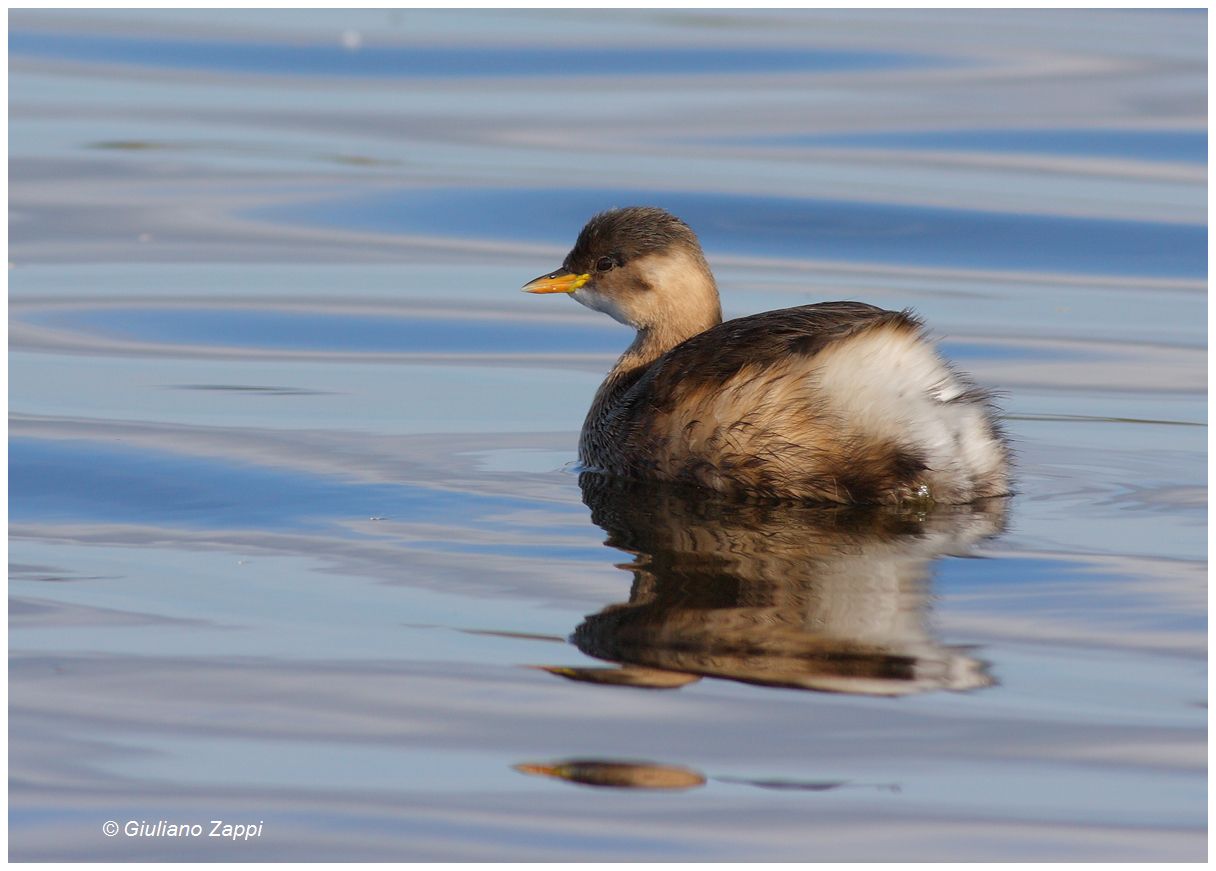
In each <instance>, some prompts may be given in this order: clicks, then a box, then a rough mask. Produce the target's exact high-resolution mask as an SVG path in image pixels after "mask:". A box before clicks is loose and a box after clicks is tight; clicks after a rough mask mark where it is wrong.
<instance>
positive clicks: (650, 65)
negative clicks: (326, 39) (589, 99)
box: [8, 30, 946, 79]
mask: <svg viewBox="0 0 1216 871" xmlns="http://www.w3.org/2000/svg"><path fill="white" fill-rule="evenodd" d="M8 45H9V52H10V54H11V55H12V56H14V57H43V58H57V59H61V60H75V61H85V62H90V63H118V64H134V65H137V66H144V67H158V68H163V69H189V70H210V71H213V72H226V73H263V74H270V75H280V76H343V77H359V78H405V77H408V78H432V79H434V78H468V77H473V76H486V77H503V76H560V77H570V76H604V75H611V76H622V75H624V76H641V75H656V74H667V75H690V74H691V75H719V74H728V73H791V72H838V71H848V70H867V69H875V70H879V69H901V68H914V67H924V66H930V65H944V64H945V63H946V62H945V61H944V60H939V59H935V58H931V57H929V56H923V55H917V54H908V53H899V52H882V51H845V50H840V49H808V48H770V47H764V48H739V47H728V46H721V45H707V46H704V47H695V48H683V47H656V48H635V47H627V46H620V47H618V46H601V45H597V44H596V41H595V39H594V35H593V34H592V35H589V38H588V40H587V43H586V44H584V45H577V46H573V45H551V44H545V43H538V44H537V45H535V46H529V47H512V46H500V45H495V44H493V43H492V42H487V43H485V44H483V45H444V46H438V45H375V44H371V45H361V46H359V48H358V49H357V50H352V49H347V48H344V47H343V46H342V45H341V44H339V43H338V42H337V41H336V40H335V41H334V42H333V43H332V44H315V43H314V44H307V43H306V44H298V43H290V42H258V41H252V40H239V41H220V40H210V39H181V38H175V39H167V38H165V39H154V38H147V37H130V36H112V35H108V34H107V35H101V34H83V33H65V32H58V33H43V32H40V31H34V30H15V31H12V32H10V34H9V43H8Z"/></svg>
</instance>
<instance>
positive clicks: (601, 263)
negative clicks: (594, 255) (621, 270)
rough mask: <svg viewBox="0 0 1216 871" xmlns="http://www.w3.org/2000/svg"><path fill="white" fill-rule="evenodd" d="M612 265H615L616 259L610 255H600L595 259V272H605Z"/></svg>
mask: <svg viewBox="0 0 1216 871" xmlns="http://www.w3.org/2000/svg"><path fill="white" fill-rule="evenodd" d="M614 266H616V261H615V260H613V259H612V258H611V257H601V258H600V259H599V260H597V261H595V270H596V272H607V271H608V270H609V269H611V268H612V267H614Z"/></svg>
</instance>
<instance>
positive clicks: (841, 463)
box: [524, 207, 1008, 504]
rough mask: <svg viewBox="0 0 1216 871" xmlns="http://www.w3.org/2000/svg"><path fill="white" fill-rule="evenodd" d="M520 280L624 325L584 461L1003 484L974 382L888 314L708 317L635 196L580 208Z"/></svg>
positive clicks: (676, 227)
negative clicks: (580, 224) (559, 241)
mask: <svg viewBox="0 0 1216 871" xmlns="http://www.w3.org/2000/svg"><path fill="white" fill-rule="evenodd" d="M524 289H525V290H528V291H531V292H533V293H555V292H565V293H569V294H571V295H572V296H574V298H575V299H576V300H578V301H579V302H580V303H582V304H583V305H586V306H588V307H589V308H592V309H595V310H597V311H602V312H605V313H607V314H609V315H611V316H612V317H613V318H615V319H616V320H618V321H620V322H622V323H625V324H628V325H629V326H632V327H634V328H635V329H636V330H637V336H636V337H635V339H634V342H633V344H632V345H630V346H629V348H628V349H627V350H626V351H625V353H624V354H623V355H622V356H621V358H620V359H619V360H618V361H617V364H616V366H615V367H614V368H613V370H612V371H611V372H610V373H609V374H608V377H607V378H606V379H605V380H604V383H603V384H602V385H601V387H600V389H599V391H598V392H597V394H596V396H595V399H594V401H593V402H592V405H591V409H590V411H589V412H588V414H587V419H586V422H585V423H584V424H583V432H582V436H581V438H580V441H579V457H580V460H581V461H582V462H583V463H584V464H585V465H586V466H588V467H589V468H593V469H599V470H603V471H606V472H609V473H612V474H615V475H620V476H624V477H628V478H649V479H658V480H663V481H674V482H682V483H688V484H694V485H698V486H701V487H706V488H709V489H711V490H716V491H720V492H724V493H730V494H736V495H741V496H756V497H762V498H778V499H801V500H813V501H826V502H836V503H886V504H895V503H900V502H904V501H908V500H935V501H939V502H948V503H961V502H969V501H972V500H974V499H980V498H984V497H989V496H999V495H1004V494H1006V493H1007V492H1008V471H1007V467H1008V451H1007V449H1006V447H1005V444H1004V441H1003V440H1002V437H1001V435H1000V432H999V429H998V427H997V425H996V422H995V420H994V417H993V409H992V407H991V405H990V404H989V402H988V397H987V394H986V393H984V392H983V391H981V390H978V389H977V388H975V387H974V386H972V385H971V384H970V383H969V382H967V381H966V379H964V378H963V377H961V376H960V375H958V374H957V373H955V372H954V371H953V370H952V369H951V368H950V366H949V365H948V364H947V363H945V362H944V361H943V360H942V359H941V358H940V357H939V356H938V354H937V352H936V350H935V349H934V348H933V346H932V345H931V344H930V343H929V342H928V340H927V339H926V338H925V336H924V332H923V329H922V327H921V324H920V322H919V321H918V320H917V319H916V318H915V317H913V316H912V315H911V314H910V313H908V312H906V311H905V312H894V311H885V310H883V309H880V308H876V307H875V306H871V305H867V304H865V303H860V302H830V303H820V304H818V305H806V306H799V307H797V308H788V309H781V310H778V311H771V312H765V313H763V314H757V315H751V316H749V317H743V318H738V319H735V320H732V321H727V322H725V323H724V322H723V321H722V312H721V307H720V304H719V301H718V290H717V285H716V284H715V282H714V278H713V274H712V273H711V272H710V269H709V265H708V263H706V261H705V257H704V255H703V254H702V252H701V247H700V244H699V243H698V241H697V237H696V235H695V234H694V233H693V231H692V230H691V229H690V228H689V227H688V226H687V225H686V224H685V223H684V222H683V221H681V220H680V219H679V218H676V217H675V216H674V215H671V214H669V213H667V212H665V211H663V210H662V209H656V208H648V207H631V208H626V209H615V210H612V211H608V212H604V213H602V214H599V215H596V216H595V217H594V218H592V219H591V221H590V222H588V224H587V226H586V227H584V228H583V230H582V232H581V233H580V234H579V237H578V240H577V241H576V242H575V245H574V248H573V249H572V250H571V251H570V253H569V254H568V255H567V257H566V260H565V262H564V263H563V264H562V268H561V269H559V270H557V271H556V272H553V273H550V274H548V275H544V276H541V277H540V278H537V279H536V280H534V281H532V282H530V283H529V284H527V285H525V287H524Z"/></svg>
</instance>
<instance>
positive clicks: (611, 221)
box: [565, 206, 701, 273]
mask: <svg viewBox="0 0 1216 871" xmlns="http://www.w3.org/2000/svg"><path fill="white" fill-rule="evenodd" d="M673 245H685V246H688V247H690V248H691V249H692V250H694V251H696V252H697V253H698V254H699V253H700V250H701V246H700V243H698V242H697V236H696V234H695V233H694V232H693V231H692V229H691V228H690V227H689V226H688V225H687V224H685V223H684V222H683V221H681V220H680V219H679V218H677V217H676V216H675V215H673V214H671V213H670V212H667V211H664V210H663V209H660V208H656V207H654V206H628V207H626V208H623V209H609V210H608V211H606V212H600V213H599V214H598V215H596V216H595V217H594V218H592V219H591V220H590V221H588V222H587V226H585V227H583V230H582V232H581V233H579V234H578V240H577V241H575V243H574V247H573V248H572V249H571V250H570V253H569V254H568V255H566V262H565V266H566V267H567V268H568V269H569V270H570V271H571V272H575V273H582V272H592V271H594V269H595V264H596V262H597V261H598V260H599V259H600V258H602V257H608V258H611V259H612V260H613V261H614V264H615V265H616V266H624V265H625V264H626V263H628V262H629V261H631V260H634V259H636V258H638V257H642V256H645V255H647V254H655V253H657V252H659V251H663V250H666V249H668V248H670V247H672V246H673Z"/></svg>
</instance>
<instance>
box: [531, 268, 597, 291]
mask: <svg viewBox="0 0 1216 871" xmlns="http://www.w3.org/2000/svg"><path fill="white" fill-rule="evenodd" d="M590 280H591V275H590V274H584V275H575V274H574V273H573V272H562V271H561V270H560V269H559V270H557V271H556V272H550V273H549V274H548V275H542V276H541V277H540V278H534V279H532V280H531V281H529V282H528V283H527V284H525V285H524V286H523V290H525V291H527V292H528V293H574V291H576V290H578V289H579V288H580V287H582V286H583V285H584V284H586V283H587V282H588V281H590Z"/></svg>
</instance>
